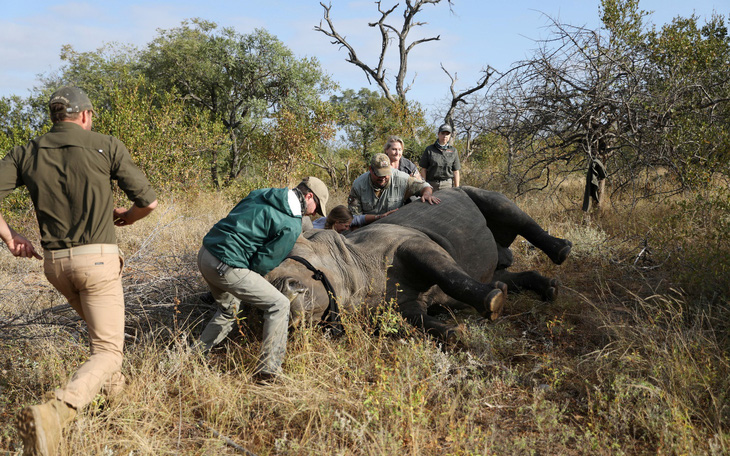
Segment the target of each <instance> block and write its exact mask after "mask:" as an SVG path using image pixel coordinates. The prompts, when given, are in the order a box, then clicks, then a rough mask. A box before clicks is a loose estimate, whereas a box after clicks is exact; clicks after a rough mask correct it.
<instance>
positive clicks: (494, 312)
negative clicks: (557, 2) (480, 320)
mask: <svg viewBox="0 0 730 456" xmlns="http://www.w3.org/2000/svg"><path fill="white" fill-rule="evenodd" d="M506 287H507V286H506V285H505V286H504V287H500V288H497V289H495V290H492V291H490V292H489V294H488V295H487V297H486V299H485V300H484V307H485V308H487V309H489V311H490V315H489V318H490V319H491V320H492V321H494V320H496V319H497V318H499V316H500V315H501V314H502V310H504V302H505V300H506V299H507V293H506V292H505V291H504V290H502V289H501V288H506ZM484 317H486V315H485V316H484Z"/></svg>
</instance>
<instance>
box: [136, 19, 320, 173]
mask: <svg viewBox="0 0 730 456" xmlns="http://www.w3.org/2000/svg"><path fill="white" fill-rule="evenodd" d="M142 62H143V67H144V71H145V74H147V76H148V78H149V79H150V80H153V81H155V83H156V84H157V86H158V87H159V88H160V89H161V90H164V91H171V90H174V91H175V92H177V93H179V94H180V96H181V97H182V98H183V99H184V100H187V101H190V102H192V103H193V104H194V105H195V106H196V107H197V108H199V109H202V110H205V111H207V112H208V113H209V115H210V116H211V118H212V119H214V120H215V121H216V122H220V123H221V124H222V125H223V126H224V128H225V129H226V131H227V134H228V137H229V145H230V147H229V151H228V154H227V156H226V157H222V156H221V157H219V156H213V158H212V170H213V171H214V173H217V171H218V170H222V171H224V172H225V173H226V176H225V178H224V181H225V182H230V181H231V180H233V179H235V178H236V177H238V176H239V175H240V174H241V172H242V171H244V169H245V168H246V165H247V164H248V163H251V162H254V161H256V160H260V159H261V158H262V156H263V157H268V156H270V155H272V156H274V155H275V154H273V152H274V151H273V150H271V149H269V150H262V149H258V150H252V149H251V147H250V145H251V144H252V143H251V141H252V140H254V139H256V138H259V139H260V137H261V134H262V133H265V132H266V131H270V130H271V129H272V128H274V129H275V128H276V127H275V125H280V122H281V121H282V119H288V120H287V122H286V124H287V128H291V127H292V126H293V124H292V122H291V121H290V120H289V119H291V116H294V117H295V118H296V119H297V120H298V121H299V122H303V123H300V124H299V125H298V131H307V130H308V131H310V132H311V131H319V132H320V134H319V135H318V137H317V138H312V137H311V136H310V135H293V136H292V137H291V138H289V140H290V141H304V142H305V143H304V144H298V145H293V146H292V147H290V150H291V151H292V152H295V151H296V152H298V153H301V151H302V150H308V149H309V145H310V143H311V142H312V141H313V140H314V139H317V140H318V139H320V138H321V137H325V138H326V137H327V135H329V134H331V129H327V128H323V124H327V123H328V121H327V120H326V116H327V112H328V111H327V109H325V108H324V107H323V106H322V103H321V95H324V94H326V93H327V92H328V91H329V90H330V88H331V83H330V81H329V79H328V78H327V77H326V76H325V75H324V73H323V72H322V71H321V69H320V66H319V63H318V62H317V61H316V60H314V59H308V58H303V59H297V58H295V57H294V55H293V54H292V52H291V51H290V50H289V49H288V48H287V47H285V46H284V45H283V44H282V43H281V42H280V41H279V40H278V39H277V38H276V37H274V36H272V35H271V34H269V33H268V32H266V31H265V30H260V29H259V30H255V31H254V32H253V33H251V34H246V35H244V34H239V33H237V32H236V31H235V30H234V29H232V28H224V29H220V30H219V29H218V27H217V25H216V24H215V23H212V22H208V21H203V20H200V19H195V20H192V21H191V22H184V23H183V24H182V25H181V26H180V27H177V28H173V29H170V30H163V31H161V32H160V35H159V36H158V37H157V38H156V39H155V40H154V41H153V42H152V43H150V45H149V46H148V48H147V50H146V51H145V52H144V53H143V55H142ZM323 116H324V117H323ZM255 142H256V143H257V144H258V145H262V144H266V143H267V142H265V141H264V142H262V141H255ZM268 144H271V145H272V146H273V145H274V144H276V141H268ZM277 157H278V156H277ZM279 158H281V157H279ZM297 158H298V157H296V156H286V157H284V158H283V160H284V161H285V162H286V163H289V164H290V165H291V164H292V163H293V162H294V161H296V159H297ZM213 178H214V181H216V182H217V181H218V180H219V179H218V175H217V174H214V176H213Z"/></svg>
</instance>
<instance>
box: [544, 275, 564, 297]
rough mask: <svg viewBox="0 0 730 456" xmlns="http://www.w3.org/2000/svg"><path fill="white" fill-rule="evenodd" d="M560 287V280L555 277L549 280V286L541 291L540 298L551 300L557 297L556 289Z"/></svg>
mask: <svg viewBox="0 0 730 456" xmlns="http://www.w3.org/2000/svg"><path fill="white" fill-rule="evenodd" d="M559 289H560V282H559V281H558V280H557V279H552V280H550V286H549V287H548V288H547V289H546V290H545V291H544V292H543V294H542V300H543V301H549V302H553V301H555V300H556V299H558V290H559Z"/></svg>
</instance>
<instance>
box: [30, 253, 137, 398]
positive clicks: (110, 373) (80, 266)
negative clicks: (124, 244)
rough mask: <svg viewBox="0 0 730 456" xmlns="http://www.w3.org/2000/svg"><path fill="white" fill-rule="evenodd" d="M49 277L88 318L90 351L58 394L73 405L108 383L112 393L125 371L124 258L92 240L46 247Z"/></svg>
mask: <svg viewBox="0 0 730 456" xmlns="http://www.w3.org/2000/svg"><path fill="white" fill-rule="evenodd" d="M44 256H45V261H44V272H45V274H46V277H47V278H48V281H49V282H51V284H52V285H53V286H54V287H56V289H57V290H58V291H59V292H61V294H63V296H65V297H66V299H68V302H69V304H70V305H71V307H72V308H73V309H74V310H75V311H76V313H78V314H79V316H81V318H82V319H83V320H84V321H85V322H86V325H87V327H88V332H89V344H90V353H91V356H90V357H89V359H88V361H86V362H85V363H84V364H82V365H81V367H80V368H79V370H78V371H76V373H75V374H73V376H72V377H71V380H70V381H69V383H68V384H67V385H66V386H65V387H63V388H58V389H57V390H56V391H55V396H56V398H57V399H58V400H61V401H63V402H65V403H67V404H69V405H71V406H72V407H74V408H76V409H77V410H78V409H81V408H82V407H84V406H85V405H87V404H89V403H90V402H91V401H92V400H93V399H94V396H96V394H97V393H98V392H99V391H100V390H101V388H102V387H104V388H105V389H106V390H107V392H110V393H114V392H116V391H118V390H120V389H121V388H122V387H123V385H124V376H123V375H122V374H121V372H120V369H121V367H122V356H123V355H122V349H123V347H124V293H123V290H122V267H123V265H124V259H123V257H122V255H121V253H120V252H119V249H118V248H117V246H116V245H113V244H89V245H84V246H79V247H74V248H70V249H63V250H52V251H49V250H46V251H45V255H44Z"/></svg>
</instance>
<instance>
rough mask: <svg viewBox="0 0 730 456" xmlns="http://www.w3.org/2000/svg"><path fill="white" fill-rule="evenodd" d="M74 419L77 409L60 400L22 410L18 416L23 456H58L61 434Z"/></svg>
mask: <svg viewBox="0 0 730 456" xmlns="http://www.w3.org/2000/svg"><path fill="white" fill-rule="evenodd" d="M74 417H76V409H74V408H73V407H71V406H70V405H68V404H66V403H65V402H62V401H59V400H58V399H52V400H50V401H48V402H46V403H45V404H41V405H34V406H31V407H26V408H24V409H23V410H21V411H20V413H19V414H18V433H19V434H20V436H21V437H22V438H23V455H24V456H53V455H55V454H57V452H58V444H59V443H60V442H61V432H62V431H63V428H65V427H66V426H67V425H68V424H69V423H70V422H71V421H72V420H73V419H74Z"/></svg>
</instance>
